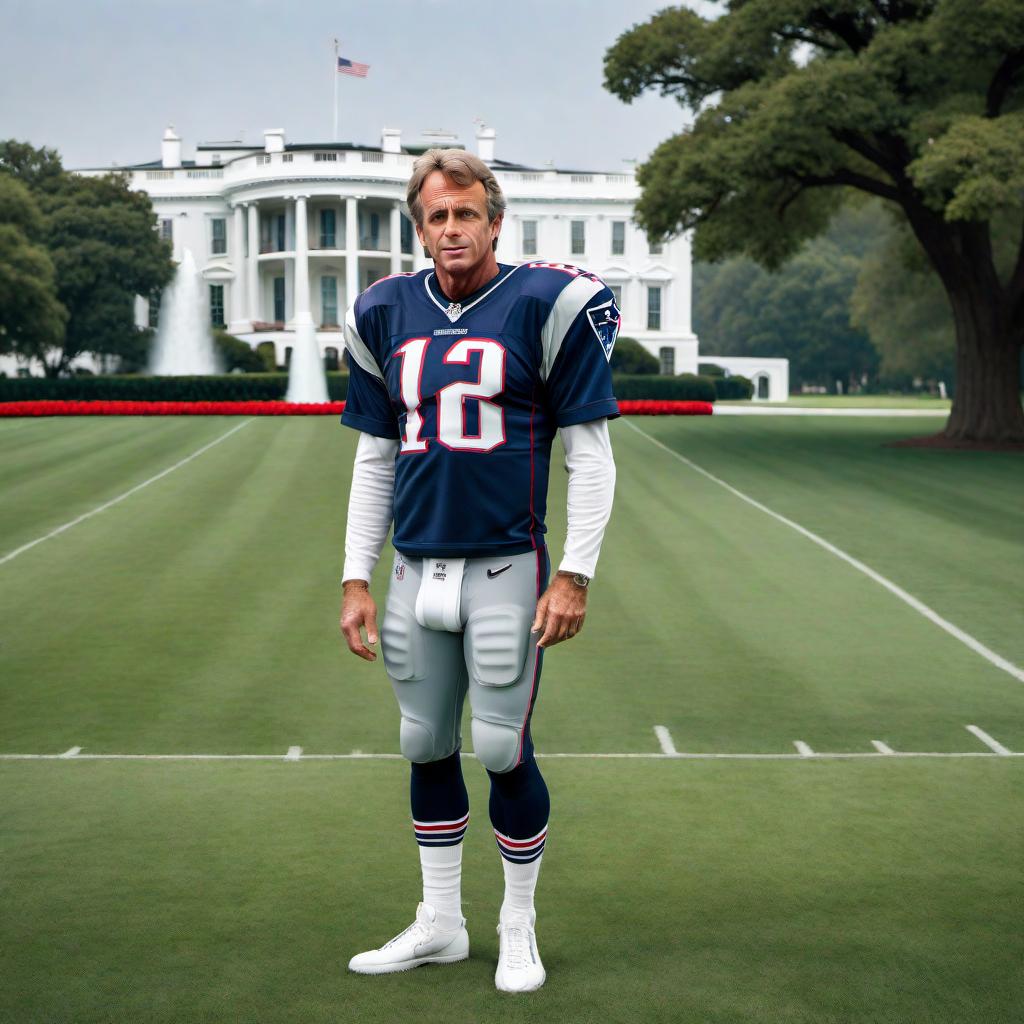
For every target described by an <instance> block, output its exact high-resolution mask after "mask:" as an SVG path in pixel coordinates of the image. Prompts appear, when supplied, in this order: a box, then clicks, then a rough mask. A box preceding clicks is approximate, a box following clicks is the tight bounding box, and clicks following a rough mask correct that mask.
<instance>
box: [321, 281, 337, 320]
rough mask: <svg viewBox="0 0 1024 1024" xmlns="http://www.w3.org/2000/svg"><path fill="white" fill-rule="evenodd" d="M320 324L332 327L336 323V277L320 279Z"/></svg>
mask: <svg viewBox="0 0 1024 1024" xmlns="http://www.w3.org/2000/svg"><path fill="white" fill-rule="evenodd" d="M320 322H321V324H334V325H337V323H338V279H337V278H336V277H321V278H320Z"/></svg>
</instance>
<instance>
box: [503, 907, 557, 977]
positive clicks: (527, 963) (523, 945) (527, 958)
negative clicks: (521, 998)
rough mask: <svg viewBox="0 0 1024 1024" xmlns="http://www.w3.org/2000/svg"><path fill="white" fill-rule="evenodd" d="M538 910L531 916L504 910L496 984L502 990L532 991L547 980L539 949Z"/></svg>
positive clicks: (532, 912)
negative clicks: (536, 928) (536, 926)
mask: <svg viewBox="0 0 1024 1024" xmlns="http://www.w3.org/2000/svg"><path fill="white" fill-rule="evenodd" d="M536 921H537V914H536V912H535V911H531V913H530V914H529V916H527V915H526V914H524V913H522V912H520V913H514V912H513V913H506V912H505V911H502V913H501V919H500V921H499V923H498V943H499V951H498V969H497V971H495V972H494V984H495V986H496V987H497V989H498V991H499V992H533V991H534V989H538V988H540V987H541V985H543V984H544V979H545V978H546V977H547V974H546V973H545V971H544V965H543V964H542V963H541V962H540V953H538V952H537V936H536V934H535V933H534V930H533V926H534V924H535V923H536Z"/></svg>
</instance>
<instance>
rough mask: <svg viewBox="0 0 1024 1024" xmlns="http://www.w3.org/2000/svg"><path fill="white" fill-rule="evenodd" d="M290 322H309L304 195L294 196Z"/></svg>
mask: <svg viewBox="0 0 1024 1024" xmlns="http://www.w3.org/2000/svg"><path fill="white" fill-rule="evenodd" d="M292 322H293V323H294V324H295V325H296V326H298V325H299V324H311V323H312V322H313V314H312V311H311V310H310V308H309V238H308V223H307V220H306V196H296V197H295V316H294V317H293V318H292Z"/></svg>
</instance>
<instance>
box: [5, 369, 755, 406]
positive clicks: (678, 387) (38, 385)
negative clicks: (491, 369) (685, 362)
mask: <svg viewBox="0 0 1024 1024" xmlns="http://www.w3.org/2000/svg"><path fill="white" fill-rule="evenodd" d="M740 382H742V385H745V388H742V389H741V384H740ZM614 387H615V395H616V397H617V398H621V399H625V400H628V399H662V400H673V401H688V402H713V401H714V400H715V399H716V398H749V397H750V394H751V387H750V381H748V380H746V379H745V378H743V377H726V378H715V379H712V378H710V377H699V376H697V375H695V374H692V373H684V374H680V375H679V376H677V377H657V376H650V375H648V374H615V375H614ZM737 389H741V390H742V393H740V390H737ZM287 390H288V375H287V374H285V373H229V374H225V375H224V376H210V377H135V376H115V375H109V376H96V377H92V376H82V377H0V402H28V401H39V400H42V399H50V400H61V401H85V402H98V401H134V402H252V401H274V400H281V399H283V398H284V396H285V394H286V392H287ZM327 392H328V395H329V396H330V398H331V400H332V401H335V402H341V401H344V400H345V398H346V396H347V395H348V374H347V373H328V374H327Z"/></svg>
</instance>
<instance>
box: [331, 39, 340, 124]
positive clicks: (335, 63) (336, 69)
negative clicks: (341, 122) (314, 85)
mask: <svg viewBox="0 0 1024 1024" xmlns="http://www.w3.org/2000/svg"><path fill="white" fill-rule="evenodd" d="M331 74H332V75H334V136H333V140H334V141H335V142H337V141H338V40H337V39H335V40H334V67H333V68H331Z"/></svg>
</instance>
